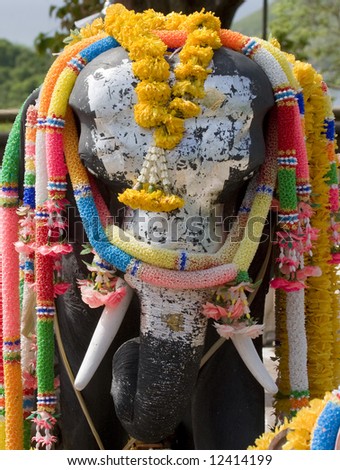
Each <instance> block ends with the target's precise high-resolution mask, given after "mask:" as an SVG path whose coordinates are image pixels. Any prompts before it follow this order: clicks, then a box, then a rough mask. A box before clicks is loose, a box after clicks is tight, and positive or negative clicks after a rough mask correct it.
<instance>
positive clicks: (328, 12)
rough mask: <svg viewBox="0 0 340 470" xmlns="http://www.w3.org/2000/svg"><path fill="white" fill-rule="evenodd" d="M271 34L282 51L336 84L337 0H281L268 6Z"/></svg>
mask: <svg viewBox="0 0 340 470" xmlns="http://www.w3.org/2000/svg"><path fill="white" fill-rule="evenodd" d="M272 13H273V20H272V21H271V23H270V30H271V34H272V35H273V36H274V37H276V38H277V39H278V40H279V42H280V44H281V47H282V49H283V50H284V51H286V52H290V53H292V54H294V55H295V56H296V58H298V59H300V60H305V61H308V62H309V63H311V64H312V65H313V66H314V67H315V68H316V69H317V70H318V71H319V72H320V73H321V74H322V75H323V77H324V78H325V80H326V82H327V83H328V84H329V85H338V86H339V85H340V74H339V70H340V54H339V49H340V34H339V32H340V0H285V1H284V2H281V1H276V2H275V3H274V4H273V6H272Z"/></svg>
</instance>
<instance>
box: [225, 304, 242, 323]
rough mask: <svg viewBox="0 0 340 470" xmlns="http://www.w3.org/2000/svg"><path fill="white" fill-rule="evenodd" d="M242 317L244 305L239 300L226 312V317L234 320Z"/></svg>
mask: <svg viewBox="0 0 340 470" xmlns="http://www.w3.org/2000/svg"><path fill="white" fill-rule="evenodd" d="M242 315H244V304H243V302H242V301H241V299H237V301H236V302H235V303H234V305H232V306H231V308H230V309H229V311H228V317H229V318H233V319H234V320H236V319H237V318H240V317H242Z"/></svg>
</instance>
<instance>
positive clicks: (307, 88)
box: [294, 62, 339, 397]
mask: <svg viewBox="0 0 340 470" xmlns="http://www.w3.org/2000/svg"><path fill="white" fill-rule="evenodd" d="M294 72H295V74H296V76H297V78H298V79H299V80H300V82H301V85H302V86H303V93H304V97H305V106H306V122H305V128H306V145H307V151H308V158H309V167H310V173H311V179H312V185H313V193H312V202H313V204H314V215H312V218H311V222H312V223H313V225H314V227H315V228H316V229H317V230H318V233H319V235H318V243H317V245H316V246H315V248H314V249H313V258H314V262H315V263H317V264H318V266H319V267H320V269H321V271H322V274H321V276H320V277H318V278H310V279H308V281H307V284H308V286H309V289H307V290H306V329H307V336H308V364H309V367H308V373H309V382H310V392H311V396H314V397H320V396H322V394H323V393H324V390H325V388H326V389H328V390H329V389H332V388H334V387H335V386H336V382H335V377H334V359H335V360H336V358H335V357H334V354H333V348H334V344H335V342H334V331H336V330H334V329H333V328H334V323H337V324H338V325H339V323H338V322H339V320H338V310H335V311H334V312H333V309H332V305H334V304H335V302H336V301H335V300H333V298H334V296H336V295H337V294H336V293H335V291H332V282H331V271H332V270H333V269H334V266H333V265H330V264H329V262H330V260H331V246H332V245H331V241H330V237H329V228H330V224H331V219H330V212H329V183H328V174H329V168H330V161H329V152H328V142H327V134H325V132H324V129H325V127H324V126H325V118H330V117H331V115H329V113H330V109H329V102H328V99H327V96H325V94H324V87H323V82H322V77H321V76H320V74H318V73H317V72H316V71H315V70H314V69H313V67H312V66H310V65H309V64H302V63H300V62H296V63H295V65H294Z"/></svg>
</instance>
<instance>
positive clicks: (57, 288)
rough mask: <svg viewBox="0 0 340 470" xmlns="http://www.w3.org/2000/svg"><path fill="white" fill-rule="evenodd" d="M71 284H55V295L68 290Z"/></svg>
mask: <svg viewBox="0 0 340 470" xmlns="http://www.w3.org/2000/svg"><path fill="white" fill-rule="evenodd" d="M70 285H71V284H69V283H67V282H59V283H58V284H54V297H57V296H58V295H63V294H65V292H67V291H68V289H69V287H70Z"/></svg>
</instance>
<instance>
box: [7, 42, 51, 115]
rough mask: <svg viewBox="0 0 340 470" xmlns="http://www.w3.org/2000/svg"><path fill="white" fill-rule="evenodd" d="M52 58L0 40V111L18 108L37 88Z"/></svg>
mask: <svg viewBox="0 0 340 470" xmlns="http://www.w3.org/2000/svg"><path fill="white" fill-rule="evenodd" d="M52 61H53V58H52V57H48V56H47V55H46V54H45V55H42V56H38V55H37V53H36V52H34V51H33V50H31V49H29V48H28V47H24V46H19V45H14V44H12V43H11V42H9V41H7V40H5V39H0V109H9V108H19V107H20V106H21V104H22V103H23V102H24V101H25V99H26V98H27V96H28V95H29V94H30V93H31V92H32V91H33V90H35V89H36V88H37V87H39V86H40V85H41V83H42V81H43V79H44V76H45V75H46V72H47V71H48V69H49V67H50V65H51V63H52Z"/></svg>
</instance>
